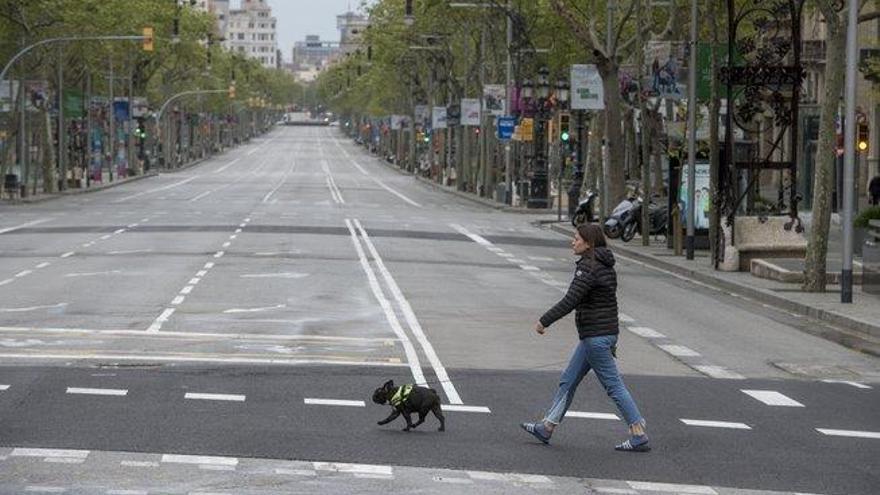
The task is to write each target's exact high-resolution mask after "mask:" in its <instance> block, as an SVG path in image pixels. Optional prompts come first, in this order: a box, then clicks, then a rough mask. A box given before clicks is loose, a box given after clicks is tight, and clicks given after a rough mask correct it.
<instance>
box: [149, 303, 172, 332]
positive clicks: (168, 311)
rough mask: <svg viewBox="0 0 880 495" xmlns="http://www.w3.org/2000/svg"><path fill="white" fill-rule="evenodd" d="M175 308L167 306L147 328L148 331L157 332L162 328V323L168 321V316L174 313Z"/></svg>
mask: <svg viewBox="0 0 880 495" xmlns="http://www.w3.org/2000/svg"><path fill="white" fill-rule="evenodd" d="M174 311H175V308H165V310H164V311H162V314H160V315H159V316H158V317H157V318H156V319H155V320H154V321H153V324H152V325H150V327H149V328H147V333H155V332H158V331H159V329H160V328H162V324H163V323H165V322H166V321H168V318H171V315H173V314H174Z"/></svg>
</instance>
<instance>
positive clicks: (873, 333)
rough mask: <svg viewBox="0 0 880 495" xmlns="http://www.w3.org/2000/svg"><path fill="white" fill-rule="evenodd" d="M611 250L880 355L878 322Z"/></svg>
mask: <svg viewBox="0 0 880 495" xmlns="http://www.w3.org/2000/svg"><path fill="white" fill-rule="evenodd" d="M549 227H550V229H551V230H553V231H555V232H558V233H560V234H565V235H572V234H573V232H574V231H573V230H571V229H569V228H566V227H562V226H560V225H555V224H551V225H549ZM614 250H615V251H619V252H620V253H622V254H625V255H626V256H629V257H631V258H634V259H637V260H639V261H641V262H643V263H646V264H648V265H652V266H654V267H657V268H662V269H664V270H667V271H670V272H673V273H676V274H678V275H684V276H686V277H689V278H692V279H694V280H697V281H698V282H701V283H704V284H708V285H712V286H714V287H717V288H720V289H724V290H725V291H729V292H733V293H736V294H739V295H742V296H748V297H751V298H753V299H758V300H761V301H764V302H767V303H768V304H772V305H773V306H776V307H777V308H779V309H782V310H785V311H790V312H792V313H796V314H799V315H802V316H807V317H810V318H813V319H816V320H820V321H822V322H824V323H828V324H831V325H833V326H835V327H838V328H816V329H807V328H803V327H795V328H798V329H799V330H801V331H803V332H805V333H809V334H810V335H814V336H817V337H821V338H824V339H826V340H830V341H832V342H836V343H838V344H840V345H843V346H846V347H849V348H851V349H853V350H856V351H859V352H863V353H865V354H869V355H872V356H875V357H880V344H877V343H875V342H872V340H873V339H877V338H878V337H880V326H878V325H873V324H871V323H868V322H865V321H862V320H857V319H855V318H850V317H848V316H843V315H841V314H838V313H834V312H831V311H826V310H824V309H816V308H813V307H811V306H808V305H806V304H802V303H798V302H794V301H790V300H788V299H785V298H783V297H780V296H778V295H776V294H773V293H771V292H766V291H763V290H760V289H755V288H752V287H747V286H744V285H742V284H737V283H734V282H728V281H726V280H721V279H719V278H716V277H712V276H710V275H706V274H704V273H701V272H698V271H696V270H690V269H687V268H682V267H680V266H678V265H675V264H673V263H668V262H665V261H663V260H658V259H657V258H655V257H653V256H650V255H646V254H644V253H640V252H638V251H636V250H633V249H629V248H626V247H622V246H620V245H615V246H614Z"/></svg>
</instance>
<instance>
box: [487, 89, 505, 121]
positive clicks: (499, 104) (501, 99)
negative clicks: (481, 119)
mask: <svg viewBox="0 0 880 495" xmlns="http://www.w3.org/2000/svg"><path fill="white" fill-rule="evenodd" d="M506 99H507V93H506V91H505V90H504V85H503V84H487V85H485V86H483V111H484V112H486V114H487V115H495V116H499V115H506V114H507V108H505V107H506V106H507V105H505V100H506Z"/></svg>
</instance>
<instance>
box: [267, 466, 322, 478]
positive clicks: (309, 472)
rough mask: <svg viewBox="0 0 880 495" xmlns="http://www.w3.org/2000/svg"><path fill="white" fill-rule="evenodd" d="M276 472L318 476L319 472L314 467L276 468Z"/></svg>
mask: <svg viewBox="0 0 880 495" xmlns="http://www.w3.org/2000/svg"><path fill="white" fill-rule="evenodd" d="M275 474H290V475H293V476H317V475H318V473H317V472H315V471H314V470H312V469H286V468H275Z"/></svg>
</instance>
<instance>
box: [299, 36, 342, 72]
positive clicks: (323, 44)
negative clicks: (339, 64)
mask: <svg viewBox="0 0 880 495" xmlns="http://www.w3.org/2000/svg"><path fill="white" fill-rule="evenodd" d="M338 55H339V43H338V42H335V41H321V38H320V36H318V35H314V34H310V35H307V36H306V39H305V41H297V42H296V43H294V45H293V57H292V59H291V60H292V62H293V66H294V68H295V69H296V70H306V69H316V70H318V71H321V70H323V69H324V68H325V67H327V65H328V64H329V63H330V62H331V61H332V60H334V59H335V58H336V57H337V56H338Z"/></svg>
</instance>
